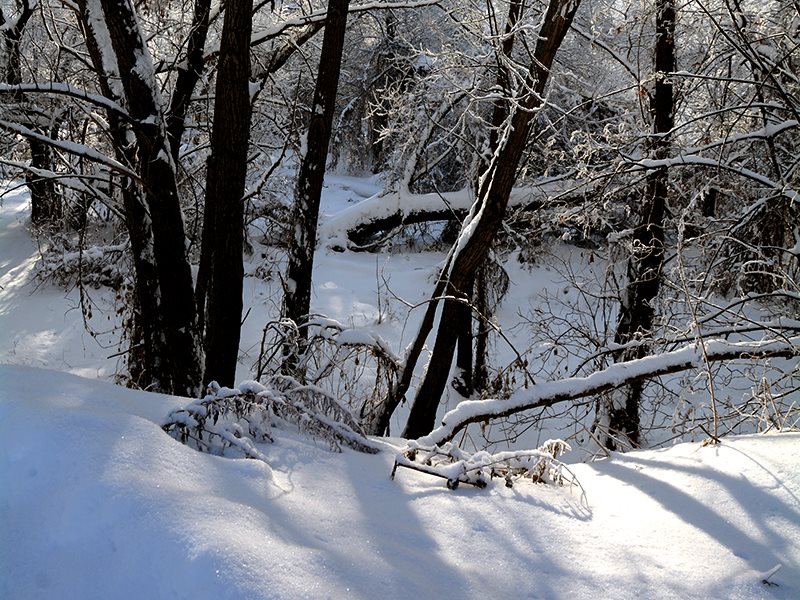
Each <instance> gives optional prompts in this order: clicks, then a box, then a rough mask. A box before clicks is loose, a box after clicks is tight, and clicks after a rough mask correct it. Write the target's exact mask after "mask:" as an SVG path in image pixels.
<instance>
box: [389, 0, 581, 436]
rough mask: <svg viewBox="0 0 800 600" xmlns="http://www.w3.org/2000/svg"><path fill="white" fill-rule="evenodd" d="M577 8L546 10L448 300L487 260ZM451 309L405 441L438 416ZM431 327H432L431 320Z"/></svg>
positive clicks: (448, 304) (572, 3)
mask: <svg viewBox="0 0 800 600" xmlns="http://www.w3.org/2000/svg"><path fill="white" fill-rule="evenodd" d="M579 5H580V1H579V0H551V1H550V3H549V5H548V8H547V13H546V15H545V18H544V22H543V24H542V29H541V31H540V32H539V39H538V41H537V43H536V49H535V50H534V55H533V61H532V63H531V65H530V67H529V70H528V73H527V75H526V81H525V83H524V87H523V88H522V89H524V90H526V91H525V92H524V95H523V96H522V97H521V98H519V99H518V100H517V101H516V104H514V105H512V106H510V107H509V109H508V114H509V118H508V119H507V122H508V124H507V128H506V129H505V131H504V137H501V138H499V140H500V141H499V142H498V149H497V151H496V152H495V155H494V156H493V158H492V161H491V164H490V167H489V168H488V170H487V171H486V174H485V175H484V176H483V177H482V178H481V181H480V187H479V192H478V198H477V200H476V202H475V204H474V205H473V209H472V211H471V214H470V216H469V217H468V218H467V220H466V221H465V223H464V225H463V226H462V233H461V235H460V236H459V240H458V241H457V242H456V247H455V249H454V251H453V252H452V254H451V260H450V261H448V267H447V268H446V269H445V271H444V272H443V273H442V275H441V278H440V283H439V284H437V290H438V289H439V288H440V287H441V288H443V291H444V292H445V293H446V294H447V295H453V296H455V297H463V296H464V293H465V289H466V287H467V283H468V282H471V281H472V280H473V278H474V276H475V273H476V271H477V269H478V268H479V267H480V266H481V265H482V264H483V263H484V261H485V260H486V257H487V256H488V253H489V251H490V249H491V244H492V241H493V240H494V236H495V234H496V232H497V230H498V228H499V226H500V224H501V222H502V219H503V216H504V214H505V209H506V206H507V204H508V199H509V196H510V194H511V189H512V187H513V185H514V182H515V181H516V176H517V165H518V164H519V161H520V159H521V158H522V154H523V152H524V150H525V146H526V144H527V141H528V135H529V133H530V128H531V119H532V116H533V114H534V112H535V111H536V110H538V109H539V108H541V106H542V102H543V100H542V97H543V96H542V95H543V93H544V89H545V86H546V85H547V79H548V76H549V74H550V68H551V66H552V64H553V60H554V58H555V55H556V52H557V51H558V48H559V47H560V45H561V42H562V41H563V40H564V36H565V35H566V33H567V31H568V30H569V26H570V24H571V23H572V19H573V17H574V16H575V12H576V11H577V9H578V6H579ZM468 230H469V231H470V233H469V234H467V231H468ZM442 282H443V284H442ZM454 310H456V303H455V302H453V301H445V302H444V306H443V308H442V315H441V317H440V326H439V330H438V333H437V337H436V342H435V344H434V349H433V355H432V356H431V360H430V362H429V363H428V368H427V370H426V372H425V376H424V377H423V380H422V382H421V383H420V386H419V388H417V394H416V396H415V398H414V403H413V405H412V407H411V413H410V415H409V418H408V423H407V425H406V429H405V432H404V433H403V436H404V437H406V438H416V437H420V436H422V435H425V434H427V433H429V432H430V431H431V430H432V429H433V426H434V424H435V422H436V411H437V409H438V407H439V400H440V398H441V397H442V393H443V392H444V388H445V385H446V382H447V375H448V373H449V368H450V364H451V362H452V359H453V352H454V349H455V342H456V337H457V336H456V335H454V334H453V333H452V331H451V330H448V327H447V324H448V323H450V322H451V321H452V319H453V318H454V315H453V313H454ZM430 326H431V327H432V319H431V323H430ZM429 332H430V329H428V330H427V331H425V330H421V331H420V333H419V335H418V339H419V337H421V336H424V337H425V338H427V336H428V333H429ZM416 359H417V357H412V356H408V357H407V362H406V365H405V369H404V373H403V376H402V377H401V382H404V381H410V376H409V375H408V373H406V372H405V371H406V370H407V369H409V368H410V369H411V370H413V368H414V366H415V365H416ZM406 389H407V388H406ZM405 391H406V390H402V393H403V394H405Z"/></svg>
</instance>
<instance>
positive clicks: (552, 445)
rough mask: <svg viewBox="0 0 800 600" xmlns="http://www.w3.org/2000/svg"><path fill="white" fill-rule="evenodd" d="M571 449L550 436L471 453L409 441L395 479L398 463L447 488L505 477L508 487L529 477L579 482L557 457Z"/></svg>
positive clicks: (483, 484)
mask: <svg viewBox="0 0 800 600" xmlns="http://www.w3.org/2000/svg"><path fill="white" fill-rule="evenodd" d="M568 450H570V446H569V444H567V443H566V442H565V441H563V440H547V441H546V442H545V443H544V444H542V445H541V446H540V447H539V448H537V449H536V450H522V451H513V452H498V453H497V454H490V453H489V452H486V451H480V452H476V453H474V454H470V453H468V452H465V451H463V450H462V449H461V448H459V447H458V446H456V445H454V444H452V443H450V442H448V443H446V444H444V445H442V446H441V447H439V446H433V447H432V448H426V447H424V446H420V445H419V444H417V443H416V442H414V441H410V442H409V443H408V446H407V447H406V449H405V450H403V452H401V453H399V454H398V455H397V456H396V457H395V461H394V468H393V469H392V475H391V477H392V479H394V478H395V477H396V475H397V469H398V467H403V468H406V469H411V470H413V471H419V472H421V473H426V474H428V475H433V476H434V477H440V478H442V479H444V480H446V482H447V488H448V489H450V490H454V489H456V488H458V486H459V484H461V483H466V484H469V485H474V486H475V487H478V488H485V487H486V486H487V485H488V483H489V481H491V480H492V479H496V478H502V479H504V480H505V486H506V487H514V482H515V481H517V480H521V479H528V480H530V481H532V482H533V483H549V484H552V485H564V484H565V483H567V484H570V485H578V487H580V484H579V483H578V480H577V479H576V478H575V476H574V475H573V473H572V472H571V471H570V470H569V469H568V468H567V467H566V465H564V463H562V462H561V461H560V460H558V457H559V456H561V455H562V454H563V453H564V452H566V451H568Z"/></svg>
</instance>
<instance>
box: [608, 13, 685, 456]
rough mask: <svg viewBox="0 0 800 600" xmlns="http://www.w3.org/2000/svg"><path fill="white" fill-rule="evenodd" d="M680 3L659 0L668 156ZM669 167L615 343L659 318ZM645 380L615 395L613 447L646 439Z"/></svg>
mask: <svg viewBox="0 0 800 600" xmlns="http://www.w3.org/2000/svg"><path fill="white" fill-rule="evenodd" d="M674 38H675V4H674V0H658V2H657V4H656V54H655V77H656V85H655V93H654V94H653V95H652V96H651V97H650V112H651V114H652V116H653V132H654V136H653V143H652V153H653V155H654V157H655V158H656V159H662V158H666V157H667V156H668V154H669V149H670V132H671V131H672V127H673V125H674V116H673V110H674V98H673V88H672V80H671V79H670V76H671V74H672V72H674V71H675V39H674ZM667 186H668V171H667V169H666V168H661V169H657V170H655V171H652V172H651V173H649V174H648V176H647V181H646V189H645V195H644V198H643V202H642V207H641V212H640V216H639V224H638V225H637V226H636V228H635V229H634V231H633V244H634V251H633V254H632V255H631V257H630V258H629V259H628V265H627V273H628V276H627V279H628V284H627V286H626V288H625V290H624V293H623V299H622V303H621V305H620V309H619V320H618V323H617V332H616V335H615V336H614V342H615V343H617V344H628V343H630V342H633V341H636V340H644V339H646V338H647V336H649V335H650V334H651V332H652V328H653V322H654V320H655V308H654V304H653V302H654V301H655V299H656V297H657V296H658V291H659V288H660V286H661V269H662V266H663V263H664V215H665V210H666V202H667V192H668V187H667ZM647 353H648V345H647V344H645V343H642V344H637V345H635V346H633V347H632V348H630V349H628V350H624V351H623V352H621V353H620V354H619V355H618V356H617V357H616V359H615V360H616V361H629V360H633V359H635V358H641V357H642V356H645V355H646V354H647ZM642 385H643V384H642V382H640V381H639V382H635V383H633V384H631V385H629V386H626V387H624V388H620V389H619V390H615V391H614V392H613V393H612V394H611V406H610V410H609V429H610V434H611V435H609V436H608V437H607V438H606V446H607V447H608V448H609V449H612V450H613V449H616V448H617V445H618V443H617V441H616V440H615V439H614V436H620V437H622V438H623V439H627V441H628V442H629V443H630V444H631V445H632V446H634V447H636V446H639V445H640V442H641V433H640V427H639V406H640V404H641V398H642Z"/></svg>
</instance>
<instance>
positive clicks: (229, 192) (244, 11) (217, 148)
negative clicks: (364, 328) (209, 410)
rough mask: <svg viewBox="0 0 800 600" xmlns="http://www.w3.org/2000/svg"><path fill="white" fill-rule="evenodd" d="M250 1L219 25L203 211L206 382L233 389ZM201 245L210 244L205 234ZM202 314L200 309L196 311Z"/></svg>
mask: <svg viewBox="0 0 800 600" xmlns="http://www.w3.org/2000/svg"><path fill="white" fill-rule="evenodd" d="M252 10H253V2H252V0H229V2H228V3H227V4H226V10H225V22H224V24H223V27H222V43H221V46H220V55H219V69H218V73H217V87H216V99H215V101H214V129H213V131H212V134H211V156H210V158H209V160H208V179H207V182H206V210H205V214H206V215H209V214H210V213H211V212H212V211H213V212H214V213H215V217H214V219H213V221H214V224H215V227H214V235H213V236H212V240H213V244H214V249H213V252H212V254H213V262H212V268H211V286H210V289H209V294H208V314H207V327H206V338H205V351H206V365H205V366H206V368H205V381H207V382H208V381H212V380H215V381H217V382H218V383H220V384H221V385H225V386H233V385H234V383H235V381H234V379H235V377H236V364H237V359H238V356H239V336H240V333H241V318H242V287H243V280H244V266H243V264H242V246H243V244H244V201H243V199H242V198H243V196H244V188H245V178H246V176H247V145H248V140H249V134H250V114H251V108H250V85H249V84H250V33H251V30H252V16H251V13H252ZM203 237H204V240H203V242H204V243H207V241H208V240H206V239H205V237H206V236H203ZM199 309H200V310H202V306H200V307H199Z"/></svg>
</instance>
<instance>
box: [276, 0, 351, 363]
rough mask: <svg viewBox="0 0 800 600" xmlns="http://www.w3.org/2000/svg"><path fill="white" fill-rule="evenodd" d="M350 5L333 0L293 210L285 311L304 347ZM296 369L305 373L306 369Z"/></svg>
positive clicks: (290, 358) (292, 357) (289, 352)
mask: <svg viewBox="0 0 800 600" xmlns="http://www.w3.org/2000/svg"><path fill="white" fill-rule="evenodd" d="M349 5H350V0H329V1H328V16H327V19H326V22H325V33H324V37H323V40H322V56H321V58H320V63H319V70H318V72H317V82H316V88H315V90H314V101H313V104H312V108H311V118H310V121H309V125H308V134H307V138H306V151H305V153H304V155H303V157H302V161H301V163H300V172H299V174H298V177H297V186H296V188H295V198H294V208H293V210H292V223H293V224H294V236H293V238H292V244H291V247H290V248H289V267H288V271H287V275H286V282H285V290H284V292H285V298H284V305H283V316H284V317H285V318H287V319H291V320H292V321H293V322H294V323H296V324H297V326H298V328H299V332H300V340H299V344H300V348H299V349H300V350H302V347H303V346H304V342H305V340H306V336H307V329H308V328H307V326H306V322H307V319H308V314H309V310H310V306H311V273H312V270H313V268H314V250H315V249H316V245H317V217H318V215H319V201H320V196H321V195H322V183H323V179H324V177H325V164H326V161H327V157H328V144H329V143H330V138H331V129H332V126H333V112H334V107H335V104H336V93H337V89H338V86H339V73H340V71H341V65H342V51H343V48H344V34H345V28H346V24H347V11H348V8H349ZM297 350H298V349H296V348H289V347H287V348H286V349H285V351H284V365H283V369H284V371H285V372H287V373H294V372H295V370H296V368H297V358H298V357H297V354H295V352H297ZM295 374H297V375H299V376H301V377H302V373H295Z"/></svg>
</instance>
